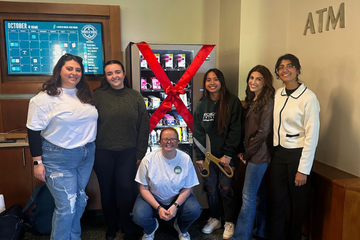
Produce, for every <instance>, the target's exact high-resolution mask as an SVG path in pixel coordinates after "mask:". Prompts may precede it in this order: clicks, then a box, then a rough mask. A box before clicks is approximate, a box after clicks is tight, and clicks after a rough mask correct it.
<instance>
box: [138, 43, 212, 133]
mask: <svg viewBox="0 0 360 240" xmlns="http://www.w3.org/2000/svg"><path fill="white" fill-rule="evenodd" d="M136 45H137V47H138V48H139V50H140V52H141V53H142V55H143V56H144V58H145V60H146V61H147V63H148V64H149V66H150V68H151V70H152V71H153V73H154V74H155V76H156V78H157V79H158V80H159V82H160V84H161V86H162V87H163V89H165V93H166V94H167V97H166V98H165V99H164V101H163V102H162V103H161V105H160V106H159V107H158V109H157V110H156V111H155V112H154V113H153V115H151V117H150V120H149V121H150V132H151V131H152V130H153V129H154V128H155V127H156V125H157V124H158V122H159V121H160V120H161V119H162V117H163V116H164V115H165V114H166V112H168V111H170V110H171V108H172V105H173V104H174V106H175V108H176V110H177V111H178V113H179V114H180V116H182V117H183V119H184V120H185V122H186V124H187V126H188V127H189V128H190V129H191V131H193V116H192V115H191V113H190V112H189V110H188V109H187V107H186V106H185V104H184V103H183V101H182V100H181V98H180V96H179V95H180V94H184V93H185V86H186V85H187V84H188V83H189V82H190V80H191V79H192V78H193V76H194V75H195V73H196V72H197V70H198V69H199V68H200V66H201V65H202V64H203V62H204V61H205V59H206V58H207V56H208V55H209V54H210V52H211V51H212V50H213V48H214V47H215V45H204V46H203V47H202V48H201V49H200V51H199V52H198V54H197V55H196V57H195V58H194V61H193V62H192V63H191V65H190V66H189V68H188V69H187V70H186V72H185V73H184V74H183V76H182V77H181V78H180V80H179V81H178V83H177V84H176V86H175V87H173V85H172V84H171V82H170V80H169V78H168V77H167V75H166V73H165V72H164V70H163V69H162V67H161V66H160V63H159V62H158V60H157V59H156V57H155V55H154V53H153V51H152V50H151V48H150V47H149V45H148V44H147V43H146V42H140V43H137V44H136Z"/></svg>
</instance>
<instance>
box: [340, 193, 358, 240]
mask: <svg viewBox="0 0 360 240" xmlns="http://www.w3.org/2000/svg"><path fill="white" fill-rule="evenodd" d="M343 225H344V229H343V230H344V234H343V238H342V239H343V240H360V192H359V191H351V190H349V191H346V195H345V209H344V223H343Z"/></svg>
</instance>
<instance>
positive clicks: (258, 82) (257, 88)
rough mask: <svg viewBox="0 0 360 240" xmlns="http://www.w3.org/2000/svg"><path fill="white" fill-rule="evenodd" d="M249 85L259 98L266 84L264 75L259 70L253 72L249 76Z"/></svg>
mask: <svg viewBox="0 0 360 240" xmlns="http://www.w3.org/2000/svg"><path fill="white" fill-rule="evenodd" d="M248 85H249V88H250V91H251V92H253V93H254V94H255V98H257V96H259V94H260V93H261V92H262V90H263V88H264V86H265V80H264V76H263V75H262V74H261V73H259V72H252V73H251V75H250V77H249V81H248Z"/></svg>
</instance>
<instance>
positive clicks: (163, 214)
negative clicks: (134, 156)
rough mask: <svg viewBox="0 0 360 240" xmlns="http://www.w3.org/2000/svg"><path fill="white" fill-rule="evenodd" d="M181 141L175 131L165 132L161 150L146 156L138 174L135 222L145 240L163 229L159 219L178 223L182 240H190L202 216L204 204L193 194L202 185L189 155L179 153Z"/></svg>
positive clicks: (177, 228) (162, 133) (162, 134)
mask: <svg viewBox="0 0 360 240" xmlns="http://www.w3.org/2000/svg"><path fill="white" fill-rule="evenodd" d="M178 139H179V136H178V133H177V131H176V130H175V129H174V128H171V127H168V128H164V129H163V130H162V131H161V134H160V146H161V149H159V150H157V151H154V152H152V153H149V154H148V155H146V156H145V157H144V159H143V160H142V161H141V164H140V166H139V169H138V172H137V174H136V178H135V181H136V182H138V183H139V184H140V195H139V196H138V198H137V199H136V202H135V205H134V209H133V214H134V218H133V219H134V222H135V223H136V224H138V225H140V226H141V227H143V228H144V236H143V238H142V239H154V235H155V231H156V230H157V228H158V227H159V223H158V220H157V218H160V219H162V220H165V221H170V220H173V221H174V220H175V221H174V228H175V229H176V230H177V232H178V234H179V239H180V240H182V239H190V235H189V233H188V229H189V227H190V225H191V224H192V223H193V222H194V221H195V220H196V219H198V218H199V216H200V214H201V207H200V204H199V203H198V201H197V200H196V198H195V196H194V195H193V194H192V193H191V188H192V187H194V186H196V185H198V184H199V181H198V179H197V176H196V172H195V168H194V166H193V163H192V161H191V159H190V157H189V155H187V154H186V153H184V152H182V151H180V150H177V149H176V148H177V146H178V141H179V140H178Z"/></svg>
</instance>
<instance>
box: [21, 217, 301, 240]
mask: <svg viewBox="0 0 360 240" xmlns="http://www.w3.org/2000/svg"><path fill="white" fill-rule="evenodd" d="M208 216H209V212H208V210H204V211H203V213H202V215H201V216H200V218H199V219H198V220H197V221H195V222H194V224H192V226H191V227H190V229H189V234H190V236H191V239H192V240H221V239H223V238H222V233H223V230H224V229H223V228H221V229H218V230H216V231H214V232H213V233H212V234H210V235H206V234H203V233H202V232H201V228H202V227H203V226H204V225H205V224H206V221H207V218H208ZM105 233H106V224H105V220H104V218H103V216H102V215H95V214H85V215H84V217H83V219H82V235H81V238H82V239H83V240H105ZM139 239H141V238H139ZM177 239H178V236H177V232H176V231H175V229H174V228H173V227H170V226H167V225H166V224H164V223H160V227H159V229H158V230H157V231H156V233H155V240H177ZM23 240H49V235H43V236H35V235H32V234H31V233H25V235H24V237H23ZM116 240H123V234H122V233H121V232H120V231H119V232H118V233H117V237H116ZM253 240H256V239H253ZM302 240H307V239H306V238H305V237H303V239H302Z"/></svg>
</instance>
